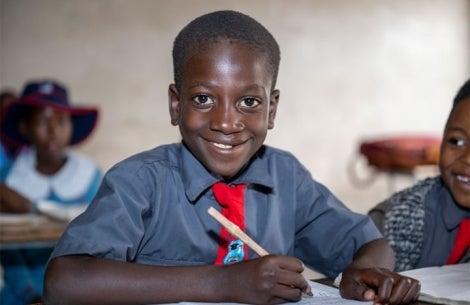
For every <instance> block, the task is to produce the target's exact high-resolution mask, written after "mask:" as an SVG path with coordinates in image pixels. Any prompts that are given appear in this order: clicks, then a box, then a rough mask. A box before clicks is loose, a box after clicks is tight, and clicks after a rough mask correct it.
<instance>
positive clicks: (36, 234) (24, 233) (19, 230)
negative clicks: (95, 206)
mask: <svg viewBox="0 0 470 305" xmlns="http://www.w3.org/2000/svg"><path fill="white" fill-rule="evenodd" d="M68 223H69V222H68V221H60V220H56V219H53V218H50V217H47V216H45V215H38V214H8V213H0V249H1V250H4V249H19V248H34V247H45V246H54V245H55V243H56V242H57V241H58V240H59V238H60V237H61V236H62V233H63V231H64V230H65V228H66V227H67V225H68Z"/></svg>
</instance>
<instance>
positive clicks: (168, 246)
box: [51, 143, 381, 277]
mask: <svg viewBox="0 0 470 305" xmlns="http://www.w3.org/2000/svg"><path fill="white" fill-rule="evenodd" d="M216 181H217V178H215V177H214V176H212V175H211V174H210V173H209V172H208V171H207V170H206V169H205V167H204V166H203V165H202V164H201V163H200V162H199V161H198V160H197V159H196V158H195V157H194V155H192V154H191V152H190V151H188V149H187V148H186V147H185V146H184V145H183V144H181V143H177V144H169V145H164V146H160V147H157V148H154V149H152V150H149V151H146V152H142V153H140V154H137V155H135V156H133V157H130V158H129V159H127V160H124V161H122V162H120V163H118V164H117V165H115V166H114V167H113V168H111V169H110V170H109V172H108V173H107V174H106V175H105V177H104V180H103V183H102V185H101V187H100V189H99V191H98V193H97V196H96V197H95V199H94V200H93V202H92V203H91V205H90V206H89V208H88V209H87V211H85V213H83V214H82V215H80V216H79V217H78V218H76V219H75V220H74V221H73V222H72V223H71V224H70V225H69V227H68V228H67V230H66V231H65V233H64V234H63V236H62V238H61V240H60V241H59V243H58V244H57V246H56V248H55V250H54V252H53V254H52V256H51V257H57V256H62V255H70V254H87V255H92V256H98V257H104V258H109V259H115V260H120V261H127V262H135V263H142V264H152V265H165V266H174V265H207V264H213V263H214V261H215V258H216V254H217V247H218V244H217V239H218V234H219V232H220V225H219V224H218V222H217V221H216V220H214V219H213V218H212V217H211V216H210V215H209V214H208V213H207V210H208V208H209V207H215V208H216V209H218V210H220V207H219V205H218V203H217V202H216V201H215V199H214V196H213V194H212V191H211V189H210V188H211V185H212V184H213V183H215V182H216ZM241 182H247V183H248V184H249V185H248V188H247V189H246V192H245V213H246V215H245V218H246V233H247V234H248V235H249V236H251V237H252V238H253V239H254V240H255V241H257V242H258V243H259V244H260V245H261V246H262V247H263V248H265V249H266V250H267V251H268V252H270V253H272V254H283V255H291V256H296V257H298V258H299V259H301V260H302V261H303V262H304V263H305V264H306V265H308V266H309V267H311V268H313V269H315V270H317V271H318V272H321V273H323V274H325V275H327V276H329V277H334V276H336V275H337V274H338V273H339V272H342V271H343V269H344V268H345V267H346V266H347V265H348V264H349V263H350V262H351V261H352V257H353V254H354V253H355V252H356V250H357V249H358V248H359V247H361V246H362V245H363V244H365V243H367V242H369V241H371V240H374V239H377V238H380V237H381V235H380V233H379V232H378V230H377V229H376V227H375V225H374V224H373V223H372V222H371V220H370V219H369V218H368V217H367V216H365V215H361V214H357V213H353V212H351V211H350V210H349V209H348V208H346V207H345V205H343V204H342V203H341V202H340V201H339V200H338V199H337V198H336V197H335V196H334V195H333V194H332V193H331V192H330V191H329V190H328V189H327V188H326V187H324V186H323V185H322V184H320V183H318V182H316V181H315V180H313V178H312V176H311V175H310V173H309V171H307V169H306V168H305V167H304V166H303V165H302V164H300V162H299V161H298V160H297V159H296V158H295V157H294V156H293V155H292V154H290V153H288V152H285V151H281V150H279V149H275V148H272V147H268V146H263V147H262V148H261V149H260V151H259V152H258V153H257V154H256V155H255V156H254V157H253V159H252V161H251V162H250V163H249V164H248V166H246V167H245V169H244V170H243V171H242V172H241V173H240V174H239V175H238V176H237V177H236V178H235V179H234V181H233V184H237V183H241ZM249 257H250V258H255V257H257V255H256V254H255V253H254V252H252V251H251V250H250V251H249Z"/></svg>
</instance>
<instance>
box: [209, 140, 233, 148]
mask: <svg viewBox="0 0 470 305" xmlns="http://www.w3.org/2000/svg"><path fill="white" fill-rule="evenodd" d="M210 143H211V145H214V146H215V147H217V148H221V149H232V148H233V147H234V145H228V144H222V143H215V142H210Z"/></svg>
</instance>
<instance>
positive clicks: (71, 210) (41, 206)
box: [37, 200, 87, 221]
mask: <svg viewBox="0 0 470 305" xmlns="http://www.w3.org/2000/svg"><path fill="white" fill-rule="evenodd" d="M37 208H38V210H39V212H41V213H42V214H44V215H47V216H50V217H52V218H55V219H58V220H62V221H71V220H72V219H74V218H75V217H77V216H78V215H80V214H81V213H83V212H84V211H85V210H86V208H87V205H86V204H71V205H64V204H59V203H56V202H54V201H50V200H40V201H39V202H38V205H37Z"/></svg>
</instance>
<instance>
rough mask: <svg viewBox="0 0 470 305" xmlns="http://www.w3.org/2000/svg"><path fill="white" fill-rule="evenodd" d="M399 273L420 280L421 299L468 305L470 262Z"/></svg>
mask: <svg viewBox="0 0 470 305" xmlns="http://www.w3.org/2000/svg"><path fill="white" fill-rule="evenodd" d="M401 274H403V275H406V276H409V277H412V278H415V279H417V280H419V281H420V282H421V295H420V297H419V300H421V301H424V302H429V303H436V304H448V305H464V304H465V305H470V263H465V264H457V265H445V266H442V267H428V268H420V269H414V270H408V271H404V272H401Z"/></svg>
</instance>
